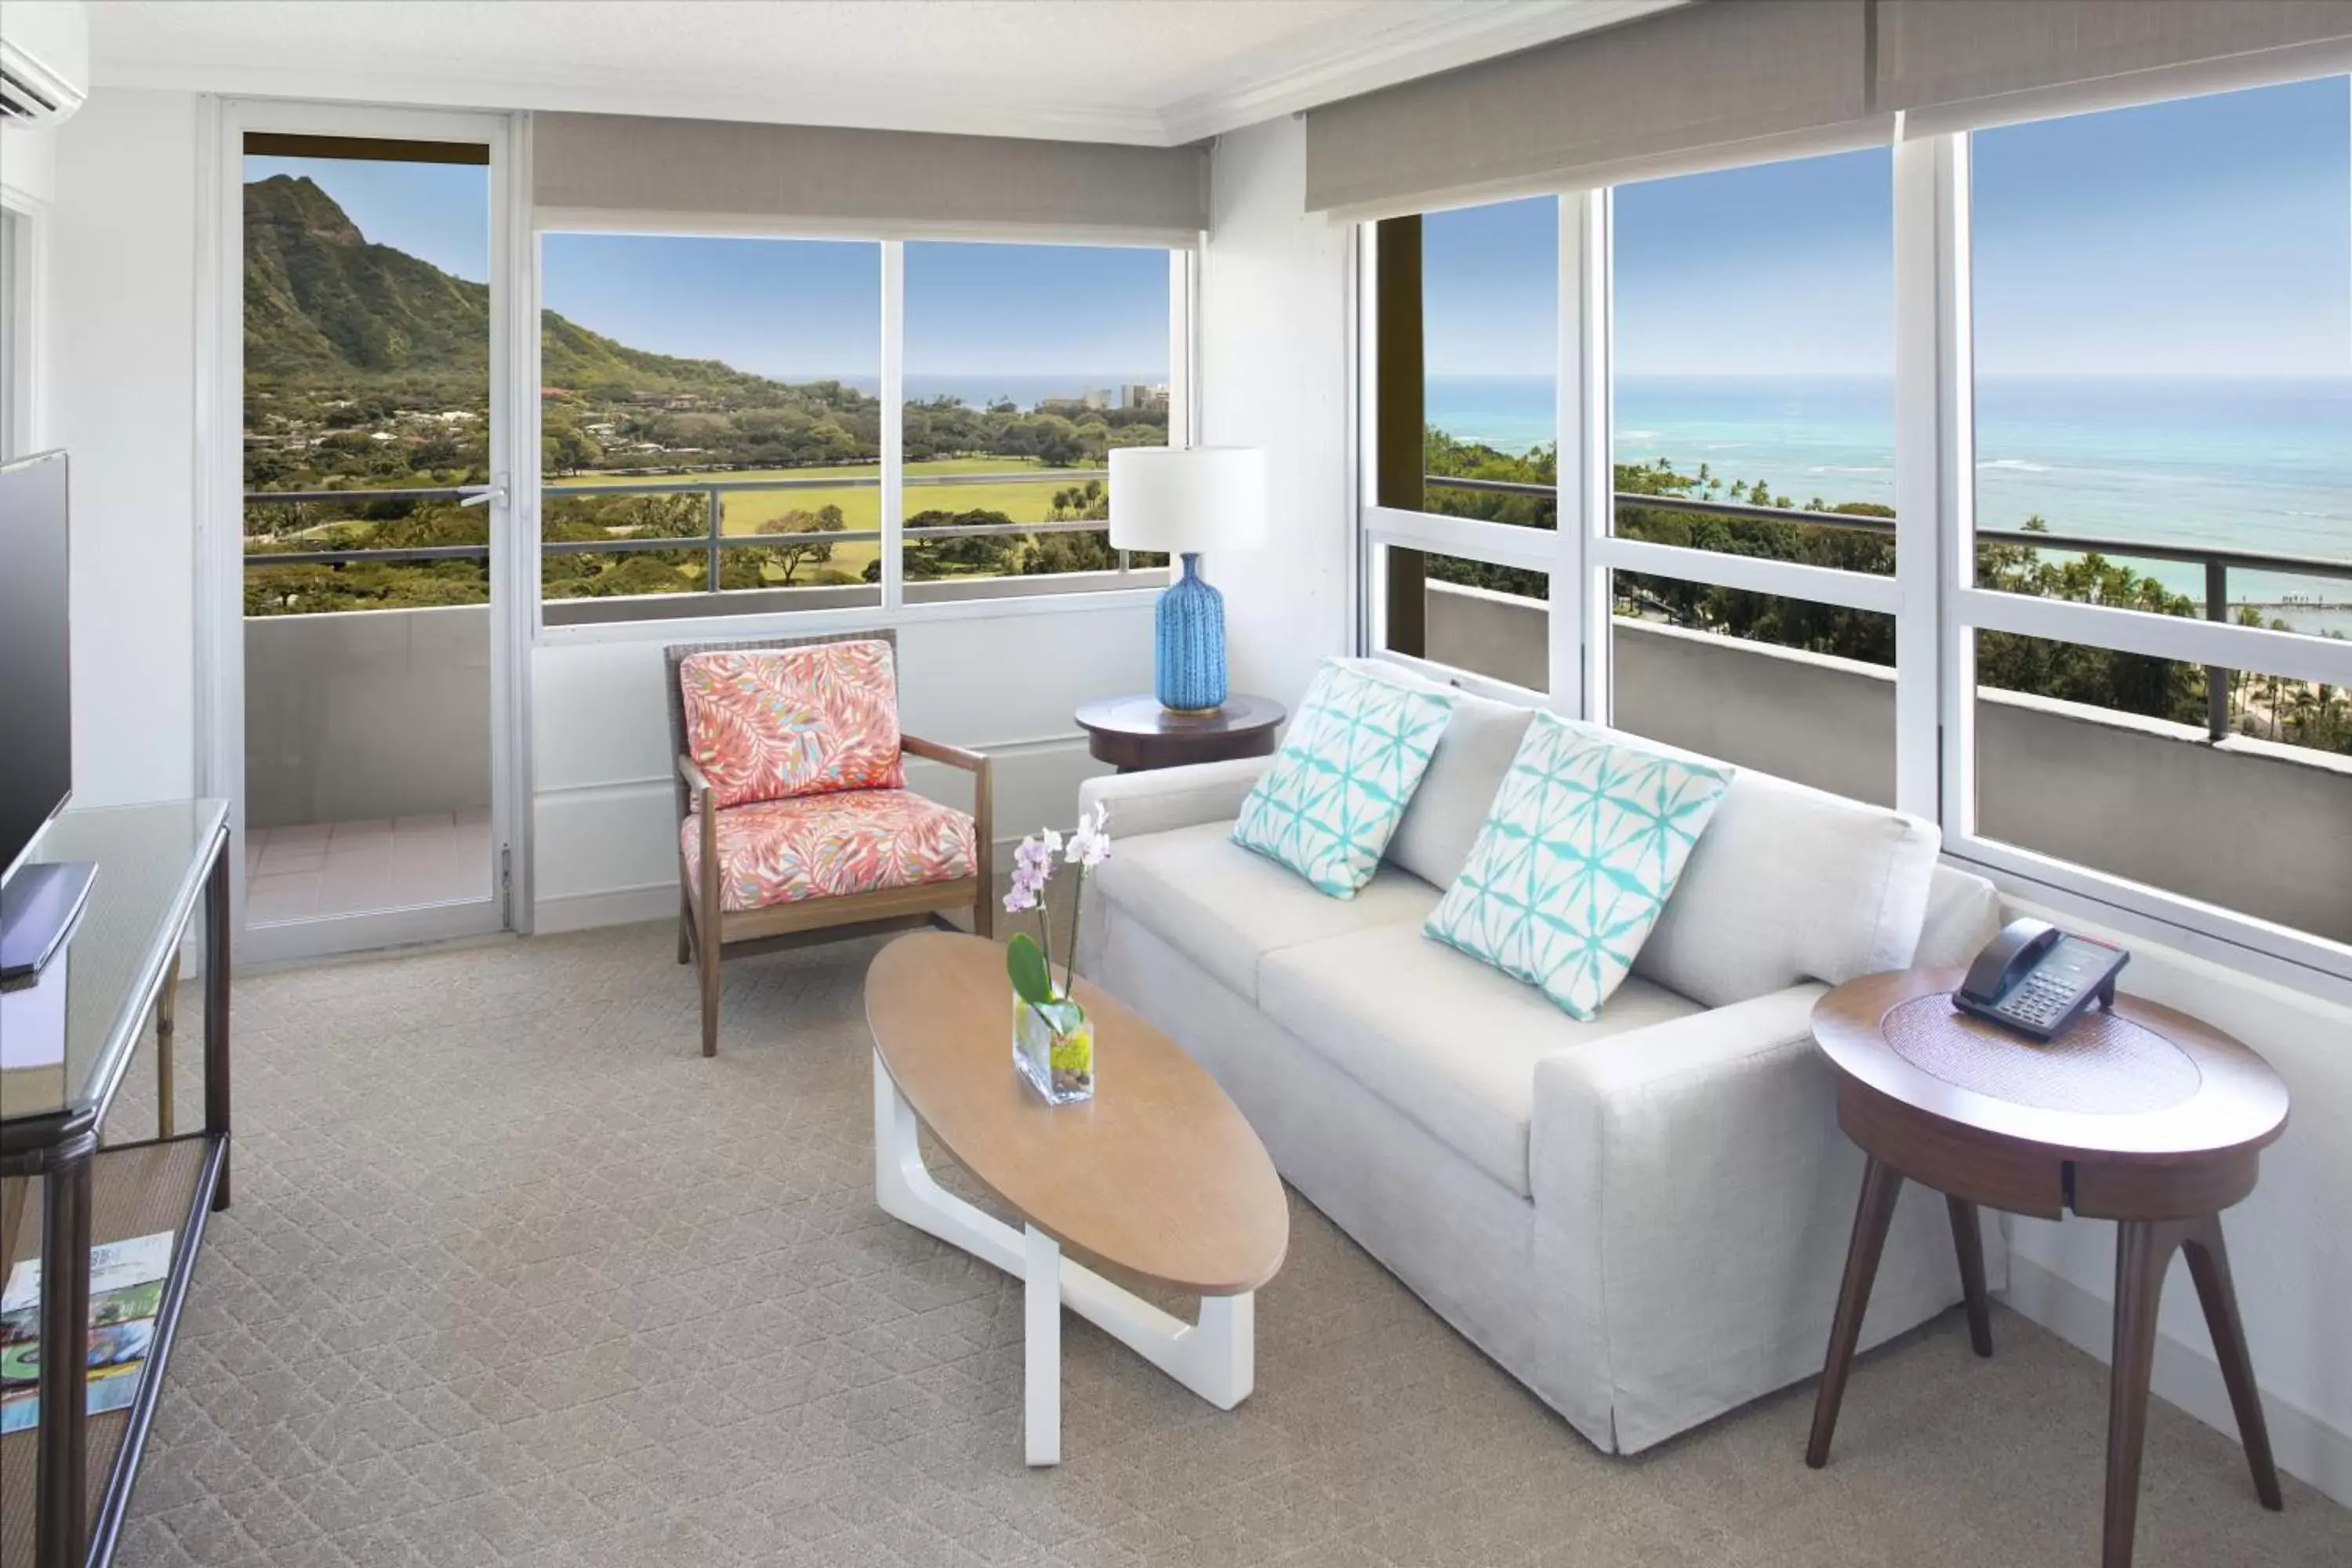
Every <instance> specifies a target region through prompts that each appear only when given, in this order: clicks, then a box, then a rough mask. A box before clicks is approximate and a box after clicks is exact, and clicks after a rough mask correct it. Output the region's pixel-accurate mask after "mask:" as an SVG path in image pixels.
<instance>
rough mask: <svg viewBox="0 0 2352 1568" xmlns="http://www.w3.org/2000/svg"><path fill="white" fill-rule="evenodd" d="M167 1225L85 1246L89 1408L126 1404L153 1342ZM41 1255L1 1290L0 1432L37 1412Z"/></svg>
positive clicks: (167, 1250)
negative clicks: (153, 1231)
mask: <svg viewBox="0 0 2352 1568" xmlns="http://www.w3.org/2000/svg"><path fill="white" fill-rule="evenodd" d="M171 1271H172V1233H171V1232H170V1231H168V1230H167V1231H160V1232H158V1233H157V1234H155V1235H153V1236H142V1237H135V1238H134V1239H132V1240H130V1241H110V1242H108V1243H106V1244H105V1245H104V1246H102V1247H91V1248H90V1251H89V1413H90V1414H91V1415H101V1414H103V1413H104V1412H106V1411H109V1410H123V1409H127V1408H129V1406H130V1405H131V1399H132V1397H133V1396H134V1395H136V1394H138V1392H139V1374H140V1373H142V1372H143V1371H144V1370H146V1366H147V1354H148V1352H149V1351H151V1350H152V1349H153V1348H154V1344H155V1314H156V1312H157V1311H158V1310H161V1309H162V1307H163V1277H164V1276H165V1275H167V1274H169V1273H170V1272H171ZM40 1377H41V1260H40V1259H39V1258H26V1259H25V1260H24V1261H23V1262H22V1263H19V1264H17V1265H16V1268H15V1269H14V1270H13V1271H11V1272H10V1274H9V1276H8V1285H7V1289H5V1290H0V1434H5V1433H9V1432H22V1431H26V1430H29V1429H30V1428H31V1427H33V1426H36V1425H37V1424H38V1422H39V1419H40Z"/></svg>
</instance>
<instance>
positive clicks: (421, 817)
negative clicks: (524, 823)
mask: <svg viewBox="0 0 2352 1568" xmlns="http://www.w3.org/2000/svg"><path fill="white" fill-rule="evenodd" d="M504 134H505V127H504V122H503V121H472V120H467V119H456V118H453V117H447V116H418V117H415V119H414V120H413V121H412V120H411V119H410V118H409V117H406V116H398V115H367V116H362V117H360V118H358V119H356V120H354V119H353V117H352V116H350V115H347V114H335V115H331V116H330V115H328V114H326V113H324V112H323V111H322V112H320V114H317V115H304V114H302V113H301V112H299V111H289V110H264V109H262V108H260V107H259V106H255V107H254V108H252V109H249V110H234V109H233V110H231V121H230V123H229V125H228V126H227V127H226V135H225V137H224V143H225V149H226V151H228V153H230V158H229V159H228V160H225V161H232V162H233V163H234V164H235V168H234V171H233V172H234V174H235V176H236V186H237V191H236V203H235V205H234V207H233V209H232V211H233V212H234V215H235V217H236V226H237V238H236V244H237V258H236V260H237V266H236V277H235V279H234V280H233V285H232V287H233V292H234V295H235V300H236V312H235V318H234V319H235V320H236V321H237V322H238V324H239V330H240V335H241V339H242V355H241V359H242V364H241V372H240V375H239V378H238V384H237V406H238V407H239V408H240V409H241V411H242V412H241V417H240V419H239V422H238V426H237V429H238V435H239V447H238V456H237V461H236V485H237V494H236V514H237V515H238V517H239V518H240V519H241V523H242V526H241V528H240V530H239V532H238V544H239V550H238V554H237V560H236V578H237V582H236V596H237V599H238V603H237V605H236V620H237V621H238V623H239V627H240V633H241V635H239V636H237V637H234V638H228V639H224V640H225V642H226V647H227V651H228V652H230V653H231V654H233V655H234V656H235V657H236V659H237V661H238V663H239V666H240V671H241V673H240V675H239V678H238V679H236V681H235V682H234V683H233V693H234V696H235V698H236V703H235V706H236V708H238V709H239V710H241V713H240V715H239V718H238V721H236V722H235V723H234V724H230V723H229V721H228V720H227V716H226V713H224V714H223V716H222V720H223V722H224V724H225V725H228V727H229V728H231V729H232V730H233V731H234V737H233V746H234V750H233V752H232V754H231V760H232V762H233V763H234V765H235V769H236V773H237V774H238V775H239V778H238V781H237V783H238V785H239V787H238V788H237V789H236V795H237V800H238V805H239V807H240V808H241V812H242V816H243V819H244V837H245V855H244V862H243V871H244V929H245V936H244V941H245V944H246V946H247V948H248V949H249V950H251V951H252V952H253V953H254V954H255V955H256V956H259V957H262V958H265V959H267V958H272V957H296V956H307V955H311V954H316V953H321V952H336V951H346V950H352V949H357V948H363V947H373V946H381V945H385V944H388V943H393V942H414V941H423V940H431V939H436V938H441V937H447V936H456V935H464V934H471V933H475V932H480V931H496V930H499V929H500V928H501V927H503V926H504V925H506V924H507V923H508V910H507V898H506V887H505V882H506V876H505V873H506V871H507V870H508V868H509V866H510V864H511V853H510V852H511V848H512V844H511V836H510V833H509V820H508V818H509V815H510V814H509V811H508V810H507V809H504V807H505V805H506V803H507V802H508V801H510V800H511V799H512V798H513V792H511V791H508V790H502V789H501V787H500V784H501V780H502V777H503V775H504V774H505V773H506V772H507V768H508V762H509V757H508V752H509V746H508V744H507V738H508V737H509V735H511V734H512V732H513V731H512V728H511V726H507V725H502V724H501V723H500V722H499V717H500V714H501V712H502V710H506V709H507V708H508V707H509V702H510V697H509V692H508V690H507V682H506V680H505V679H504V673H505V669H506V664H507V661H506V660H504V659H503V658H501V657H500V653H501V649H502V648H503V647H505V646H506V642H507V638H506V637H505V635H504V632H505V626H506V625H507V623H508V620H509V607H508V600H509V597H510V589H511V584H509V582H508V581H507V574H506V573H505V572H504V571H503V570H502V564H501V560H500V556H501V554H502V552H503V549H504V547H505V546H506V544H507V542H508V535H509V530H510V529H511V527H512V521H511V519H512V509H511V507H510V506H509V501H508V487H509V482H510V478H511V474H512V469H513V464H512V462H511V460H510V457H509V453H510V449H511V446H512V439H511V435H510V432H509V429H508V426H509V419H508V416H507V410H506V407H505V395H506V392H507V389H508V387H509V386H510V385H511V384H512V383H513V376H512V373H511V369H510V367H509V363H507V362H508V360H509V358H510V357H511V355H510V354H509V353H508V351H507V350H506V349H505V347H504V345H505V344H506V342H508V340H509V333H508V332H507V331H505V330H504V329H505V328H506V326H507V323H508V321H509V320H510V313H509V309H508V306H507V301H506V300H505V297H504V296H505V293H506V285H505V278H506V270H507V269H506V268H505V265H504V263H505V260H506V248H507V235H506V229H507V225H506V224H505V223H504V222H503V221H502V216H501V213H500V210H499V208H500V198H501V196H502V195H503V190H502V185H503V178H502V176H503V169H502V167H501V163H502V157H503V140H504ZM223 749H224V750H228V749H229V747H228V746H226V745H225V746H224V748H223Z"/></svg>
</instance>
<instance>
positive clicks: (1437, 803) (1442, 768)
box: [1388, 691, 1536, 888]
mask: <svg viewBox="0 0 2352 1568" xmlns="http://www.w3.org/2000/svg"><path fill="white" fill-rule="evenodd" d="M1535 712H1536V710H1534V709H1532V708H1520V707H1517V706H1516V705H1514V704H1512V703H1508V702H1496V701H1495V700H1492V699H1489V698H1485V697H1474V696H1472V695H1471V694H1470V693H1468V692H1466V691H1465V692H1459V693H1456V694H1455V698H1454V715H1453V717H1452V718H1450V719H1448V720H1446V721H1445V733H1444V737H1442V738H1441V739H1440V740H1439V741H1438V742H1437V752H1436V754H1435V755H1433V756H1432V757H1431V758H1430V759H1429V771H1428V772H1427V773H1423V774H1422V776H1421V787H1420V788H1419V789H1417V790H1415V791H1413V794H1412V802H1411V803H1410V804H1409V805H1406V806H1405V808H1404V819H1403V820H1402V821H1401V822H1399V823H1398V824H1397V829H1396V834H1395V836H1394V837H1391V839H1390V840H1389V848H1388V858H1389V859H1390V860H1391V861H1393V862H1394V863H1395V864H1397V865H1399V866H1402V867H1403V868H1405V869H1406V870H1408V871H1410V872H1412V874H1413V875H1414V876H1416V877H1418V878H1420V879H1422V880H1423V881H1424V882H1430V883H1433V884H1435V885H1436V886H1438V887H1441V888H1443V887H1447V886H1450V885H1451V884H1452V883H1453V881H1454V879H1455V878H1456V877H1459V876H1460V875H1462V868H1463V866H1464V865H1465V864H1466V863H1467V862H1468V861H1469V858H1470V847H1471V846H1472V845H1473V844H1475V843H1476V842H1477V841H1478V830H1479V829H1480V828H1481V827H1483V826H1486V814H1487V812H1488V811H1489V810H1490V809H1491V808H1492V807H1493V805H1494V804H1495V796H1496V794H1497V793H1498V792H1499V791H1500V790H1501V789H1502V787H1503V774H1504V773H1506V772H1507V771H1508V770H1509V768H1510V765H1511V758H1512V757H1513V756H1514V755H1516V754H1517V752H1518V749H1519V742H1520V741H1521V740H1522V739H1524V738H1525V737H1526V735H1527V732H1528V721H1529V720H1531V719H1533V718H1534V717H1535Z"/></svg>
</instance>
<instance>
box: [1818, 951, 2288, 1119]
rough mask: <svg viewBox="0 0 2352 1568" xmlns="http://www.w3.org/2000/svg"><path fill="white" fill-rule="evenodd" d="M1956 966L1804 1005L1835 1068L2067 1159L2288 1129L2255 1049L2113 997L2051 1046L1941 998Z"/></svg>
mask: <svg viewBox="0 0 2352 1568" xmlns="http://www.w3.org/2000/svg"><path fill="white" fill-rule="evenodd" d="M1962 973H1964V972H1963V971H1961V970H1959V969H1914V970H1906V971H1902V972H1900V973H1889V974H1872V975H1866V976H1864V978H1862V979H1860V980H1854V981H1849V982H1848V983H1847V984H1843V985H1841V986H1839V987H1837V988H1836V989H1835V990H1833V991H1832V992H1830V993H1829V994H1827V995H1826V996H1823V997H1822V999H1821V1001H1820V1002H1819V1003H1818V1004H1816V1005H1815V1006H1814V1008H1813V1037H1814V1038H1815V1039H1816V1040H1817V1041H1819V1042H1820V1044H1821V1047H1822V1051H1823V1053H1824V1054H1826V1055H1827V1056H1828V1057H1829V1058H1830V1060H1831V1062H1832V1063H1833V1064H1834V1065H1835V1066H1836V1067H1837V1068H1838V1069H1839V1070H1840V1071H1841V1072H1843V1073H1844V1074H1845V1075H1846V1076H1847V1077H1848V1078H1850V1079H1855V1080H1857V1081H1859V1082H1860V1083H1862V1084H1864V1085H1865V1086H1867V1087H1868V1088H1870V1089H1874V1090H1875V1091H1876V1092H1877V1093H1879V1094H1881V1095H1884V1096H1885V1097H1886V1098H1887V1099H1889V1100H1894V1101H1896V1102H1897V1103H1899V1104H1900V1105H1902V1106H1904V1107H1906V1108H1908V1109H1910V1110H1917V1111H1924V1112H1926V1113H1927V1114H1929V1115H1931V1116H1933V1117H1935V1118H1937V1119H1938V1120H1940V1121H1946V1122H1948V1123H1951V1124H1954V1125H1955V1126H1958V1127H1959V1128H1962V1129H1966V1130H1968V1131H1972V1132H1979V1133H1986V1134H1990V1135H1992V1136H1995V1137H1998V1138H2002V1139H2007V1140H2011V1141H2014V1142H2021V1143H2026V1144H2031V1145H2033V1146H2035V1147H2036V1148H2038V1149H2041V1150H2042V1151H2045V1152H2050V1153H2053V1154H2055V1155H2057V1156H2059V1157H2060V1158H2062V1159H2067V1160H2090V1161H2115V1160H2123V1161H2143V1162H2147V1163H2166V1162H2170V1161H2195V1160H2206V1159H2210V1157H2212V1156H2214V1155H2216V1154H2223V1153H2229V1152H2235V1151H2241V1150H2252V1149H2259V1148H2262V1147H2263V1146H2265V1145H2267V1144H2269V1143H2271V1142H2273V1141H2274V1140H2275V1139H2276V1138H2277V1137H2278V1136H2279V1134H2280V1133H2281V1132H2282V1131H2284V1130H2285V1127H2286V1118H2287V1091H2286V1085H2285V1084H2284V1082H2282V1081H2281V1080H2280V1079H2279V1076H2278V1074H2277V1073H2275V1072H2274V1071H2273V1070H2272V1068H2271V1066H2270V1064H2269V1063H2268V1062H2266V1061H2264V1060H2263V1058H2261V1057H2260V1056H2259V1055H2257V1054H2256V1053H2255V1052H2254V1050H2253V1049H2252V1047H2249V1046H2246V1045H2244V1044H2243V1043H2242V1042H2240V1041H2239V1040H2237V1039H2235V1038H2233V1037H2231V1036H2229V1035H2226V1034H2224V1033H2222V1032H2221V1030H2219V1029H2216V1028H2214V1027H2213V1026H2211V1025H2210V1024H2206V1023H2204V1022H2202V1021H2201V1020H2200V1019H2197V1018H2193V1017H2190V1016H2189V1015H2188V1014H2186V1013H2183V1012H2180V1011H2179V1010H2178V1009H2177V1008H2172V1007H2167V1006H2164V1005H2160V1004H2158V1003H2155V1002H2149V1001H2147V1000H2145V999H2143V998H2140V997H2137V996H2125V995H2120V994H2119V995H2117V996H2116V1005H2115V1007H2114V1010H2113V1012H2112V1014H2108V1013H2105V1012H2104V1011H2102V1010H2100V1009H2098V1008H2093V1009H2092V1010H2091V1011H2089V1012H2087V1013H2085V1014H2084V1016H2083V1020H2082V1021H2081V1022H2080V1023H2078V1024H2077V1025H2076V1026H2074V1028H2073V1029H2072V1030H2070V1031H2069V1032H2068V1033H2066V1034H2065V1035H2063V1036H2062V1037H2060V1038H2058V1039H2057V1040H2055V1041H2053V1042H2051V1043H2050V1044H2048V1045H2043V1044H2040V1043H2038V1042H2036V1041H2033V1040H2030V1039H2027V1038H2025V1037H2022V1036H2020V1035H2013V1034H2011V1033H2009V1032H2008V1031H2007V1030H2004V1029H2001V1028H2000V1027H1999V1026H1995V1025H1992V1024H1990V1023H1987V1022H1985V1021H1984V1020H1982V1019H1979V1018H1975V1017H1971V1016H1969V1015H1967V1014H1963V1013H1960V1012H1958V1011H1957V1010H1956V1009H1954V1008H1953V1007H1952V1006H1951V1005H1950V1003H1949V1002H1948V1000H1947V998H1948V994H1949V993H1950V992H1951V990H1952V989H1953V988H1954V987H1955V986H1957V985H1958V984H1959V983H1960V978H1961V975H1962Z"/></svg>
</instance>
